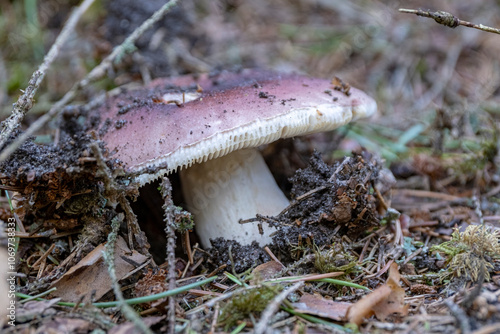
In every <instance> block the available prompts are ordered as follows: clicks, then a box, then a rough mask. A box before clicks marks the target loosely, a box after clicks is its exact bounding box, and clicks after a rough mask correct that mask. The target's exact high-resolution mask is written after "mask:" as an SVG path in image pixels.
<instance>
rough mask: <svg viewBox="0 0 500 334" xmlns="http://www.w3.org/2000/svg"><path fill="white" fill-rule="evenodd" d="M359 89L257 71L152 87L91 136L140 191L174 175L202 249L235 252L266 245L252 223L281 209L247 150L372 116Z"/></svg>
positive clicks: (259, 161) (255, 156)
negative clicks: (227, 245) (224, 243)
mask: <svg viewBox="0 0 500 334" xmlns="http://www.w3.org/2000/svg"><path fill="white" fill-rule="evenodd" d="M375 111H376V103H375V101H374V100H373V99H372V98H370V97H369V96H367V95H366V94H365V93H363V92H362V91H360V90H357V89H355V88H350V89H349V90H347V92H346V91H345V90H344V91H339V90H336V87H334V84H333V83H332V82H330V81H328V80H324V79H316V78H310V77H307V76H301V75H296V74H277V73H270V72H266V71H258V70H243V71H240V72H238V73H229V72H223V73H221V74H219V75H217V76H209V75H200V76H199V77H197V78H194V77H191V76H183V77H178V78H175V79H157V80H156V81H154V82H152V83H151V85H150V86H148V87H146V88H142V89H139V90H134V91H130V92H128V91H124V92H122V93H121V94H119V95H117V96H115V97H112V98H110V99H108V101H107V102H106V104H105V106H104V107H102V108H101V109H100V110H99V111H98V112H99V115H100V119H101V120H102V121H103V122H101V126H100V129H99V134H100V135H101V139H102V140H103V141H104V142H105V143H106V145H107V148H108V150H109V152H110V155H111V157H113V158H117V159H119V160H121V161H122V162H123V164H124V166H125V168H126V170H127V171H128V172H129V173H131V175H134V178H135V181H136V182H138V184H139V185H144V184H146V183H149V182H151V181H153V180H156V179H158V178H159V177H161V176H163V175H166V174H169V173H171V172H173V171H175V170H177V169H181V171H180V174H181V183H182V188H183V193H184V198H185V201H186V203H187V209H188V210H190V211H191V212H192V213H193V214H194V217H195V226H196V231H197V233H198V236H199V237H200V239H201V242H202V244H203V246H205V247H208V246H210V239H213V238H217V237H224V238H226V239H231V240H236V241H238V242H240V243H241V244H250V243H251V242H252V241H254V240H256V241H258V242H259V244H261V245H264V244H266V243H268V242H269V241H270V236H269V234H270V233H271V232H272V230H271V229H269V228H267V229H266V228H264V235H261V234H260V233H259V229H258V227H257V226H256V225H255V224H239V223H238V221H239V220H240V219H246V218H250V217H254V216H255V215H256V214H263V215H276V214H278V213H279V212H280V211H281V210H282V209H284V208H285V207H286V206H287V205H288V203H289V202H288V199H287V198H286V197H285V195H284V194H283V193H282V192H281V190H280V189H279V187H278V186H277V185H276V182H275V181H274V179H273V176H272V175H271V173H270V171H269V169H268V168H267V166H266V164H265V163H264V160H263V158H262V157H261V155H260V153H259V152H258V151H257V150H256V149H255V148H256V147H258V146H259V145H263V144H267V143H271V142H273V141H275V140H277V139H279V138H290V137H296V136H301V135H305V134H310V133H315V132H322V131H329V130H333V129H335V128H337V127H339V126H342V125H344V124H346V123H348V122H350V121H352V120H356V119H359V118H363V117H367V116H370V115H372V114H373V113H375Z"/></svg>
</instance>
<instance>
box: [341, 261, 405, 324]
mask: <svg viewBox="0 0 500 334" xmlns="http://www.w3.org/2000/svg"><path fill="white" fill-rule="evenodd" d="M400 278H401V275H400V274H399V271H398V266H397V264H395V263H393V264H392V265H391V268H390V269H389V277H388V278H387V281H386V283H385V284H384V285H382V286H380V287H378V288H377V289H375V290H374V291H373V292H372V293H370V294H368V295H366V296H364V297H363V298H361V300H359V301H358V302H357V303H355V304H354V305H352V306H351V307H350V308H349V310H348V311H347V319H348V320H349V322H351V323H354V324H356V325H358V326H359V325H361V323H362V322H363V319H364V318H368V317H370V316H372V315H373V314H375V316H376V317H377V319H379V320H382V321H384V320H385V318H387V316H389V315H390V314H392V313H401V314H403V315H406V314H407V313H408V307H409V305H404V297H405V292H404V289H403V288H401V287H400V286H399V280H400Z"/></svg>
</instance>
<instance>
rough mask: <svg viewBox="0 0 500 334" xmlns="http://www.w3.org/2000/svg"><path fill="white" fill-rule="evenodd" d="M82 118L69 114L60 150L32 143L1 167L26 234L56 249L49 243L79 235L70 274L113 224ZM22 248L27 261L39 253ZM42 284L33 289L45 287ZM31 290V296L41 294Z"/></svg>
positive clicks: (0, 183)
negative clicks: (60, 235) (61, 235)
mask: <svg viewBox="0 0 500 334" xmlns="http://www.w3.org/2000/svg"><path fill="white" fill-rule="evenodd" d="M79 116H80V115H79V113H78V112H76V110H71V112H68V113H64V116H63V118H62V122H61V124H60V130H59V139H58V141H57V143H56V144H55V145H39V144H37V143H35V142H34V141H33V140H29V141H27V142H25V143H24V144H23V145H22V146H21V147H20V148H19V149H18V150H16V151H15V152H14V153H13V154H12V155H11V157H10V158H9V160H7V161H6V162H4V163H2V164H1V165H0V170H1V171H2V174H1V176H0V188H3V189H8V190H13V191H14V193H13V204H14V207H15V211H14V212H15V214H17V215H18V216H19V218H20V221H22V223H23V226H24V228H25V229H26V233H29V234H30V235H33V236H35V237H37V238H38V239H37V240H38V244H42V243H43V242H44V240H46V241H47V244H52V243H53V240H52V239H49V237H51V236H54V235H56V234H58V233H60V232H65V233H66V232H67V233H69V234H74V233H78V232H79V234H78V239H79V240H78V241H77V243H76V246H77V247H76V248H75V249H76V252H75V253H74V254H73V257H72V261H68V262H66V265H65V267H66V268H67V267H68V266H71V264H72V263H74V262H76V261H78V260H79V259H80V258H81V257H82V256H84V255H85V254H86V253H87V252H88V251H90V250H92V249H93V248H94V247H95V246H96V245H97V244H99V243H100V242H102V241H103V240H104V239H105V236H106V232H107V229H108V225H107V224H106V220H108V219H109V212H108V211H109V210H106V209H105V207H106V203H107V199H106V198H105V196H104V185H103V182H102V176H99V173H98V167H97V164H96V160H95V158H94V157H92V156H91V150H90V149H89V144H90V143H91V142H92V141H93V139H92V138H91V137H90V136H89V135H88V134H87V133H86V132H85V131H84V128H83V126H82V125H81V123H80V122H79ZM80 229H81V230H80ZM45 238H46V239H45ZM22 245H24V246H23V252H24V254H25V257H28V256H29V254H32V253H33V252H36V251H37V249H36V248H35V247H34V244H33V243H23V244H22ZM49 269H50V268H47V270H46V271H47V272H49V271H50V270H49ZM59 269H61V270H64V268H62V267H61V268H59ZM30 271H31V268H30V267H29V266H28V265H27V264H26V263H21V264H20V267H19V272H25V273H29V272H30ZM27 276H28V277H30V275H27ZM50 276H51V275H47V276H45V277H46V278H47V279H46V280H43V281H48V280H49V279H50ZM41 281H42V280H38V282H37V280H35V281H33V282H28V283H33V284H34V285H37V284H38V283H41V284H45V283H42V282H41ZM27 287H28V288H27V290H26V292H27V291H28V290H30V289H31V291H33V289H35V290H36V289H37V288H36V287H34V286H31V287H30V285H29V284H28V285H27Z"/></svg>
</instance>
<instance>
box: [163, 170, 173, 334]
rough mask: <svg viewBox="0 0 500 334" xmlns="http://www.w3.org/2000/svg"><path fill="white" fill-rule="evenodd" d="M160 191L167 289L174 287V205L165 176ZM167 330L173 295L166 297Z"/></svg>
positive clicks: (170, 329) (170, 328) (170, 325)
mask: <svg viewBox="0 0 500 334" xmlns="http://www.w3.org/2000/svg"><path fill="white" fill-rule="evenodd" d="M161 193H162V196H163V199H164V200H165V204H164V205H163V210H164V212H165V225H166V226H165V233H166V235H167V262H168V289H169V290H173V289H175V279H176V273H175V209H176V208H175V205H174V202H173V201H172V185H171V184H170V180H169V179H168V178H167V177H164V178H163V181H162V184H161ZM168 332H169V333H170V334H174V333H175V297H174V296H171V297H169V298H168Z"/></svg>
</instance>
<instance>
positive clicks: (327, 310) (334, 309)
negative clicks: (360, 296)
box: [293, 294, 352, 321]
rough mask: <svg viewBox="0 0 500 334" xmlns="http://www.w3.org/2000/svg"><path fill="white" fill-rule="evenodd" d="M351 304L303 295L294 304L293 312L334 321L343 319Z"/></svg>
mask: <svg viewBox="0 0 500 334" xmlns="http://www.w3.org/2000/svg"><path fill="white" fill-rule="evenodd" d="M351 305H352V303H347V302H335V301H333V300H329V299H326V298H323V297H321V296H316V295H311V294H304V295H303V296H302V297H301V298H300V301H299V302H298V303H294V304H293V306H294V307H295V310H296V311H298V312H301V313H306V314H311V315H315V316H318V317H322V318H329V319H332V320H336V321H342V320H344V319H345V315H346V313H347V309H348V308H349V306H351Z"/></svg>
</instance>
